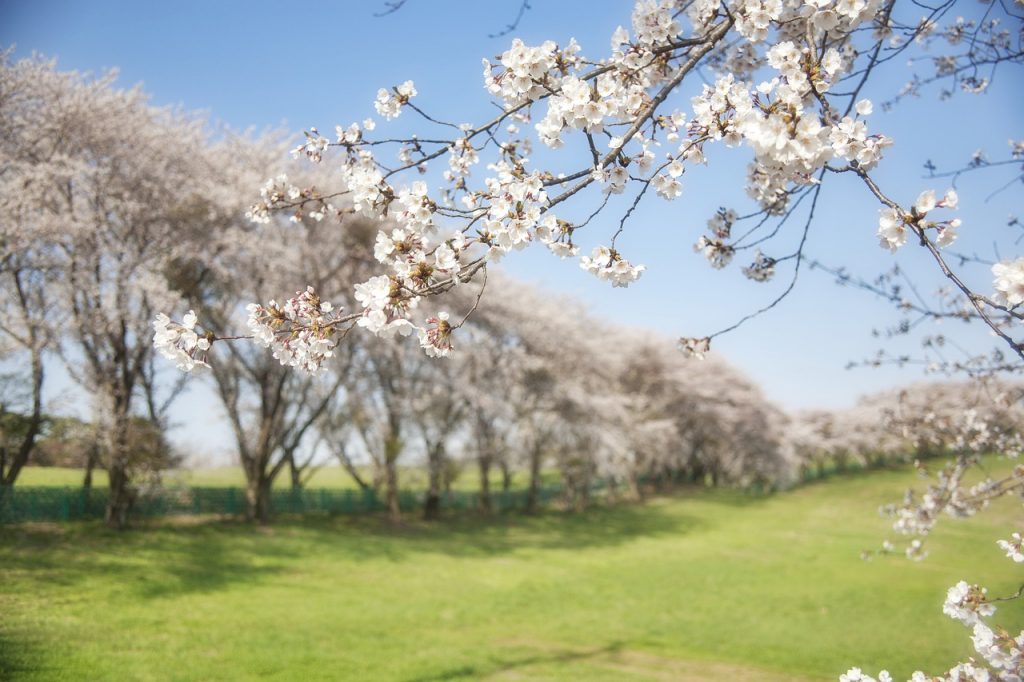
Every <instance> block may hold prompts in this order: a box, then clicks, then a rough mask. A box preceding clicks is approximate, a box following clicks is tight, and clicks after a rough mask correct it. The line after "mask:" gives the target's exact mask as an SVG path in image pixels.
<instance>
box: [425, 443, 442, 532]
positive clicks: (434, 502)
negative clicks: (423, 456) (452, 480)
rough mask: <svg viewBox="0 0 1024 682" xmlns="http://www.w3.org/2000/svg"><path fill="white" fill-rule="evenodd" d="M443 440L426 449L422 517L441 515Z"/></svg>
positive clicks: (434, 517)
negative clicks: (425, 493) (425, 484)
mask: <svg viewBox="0 0 1024 682" xmlns="http://www.w3.org/2000/svg"><path fill="white" fill-rule="evenodd" d="M444 459H445V457H444V442H443V441H442V442H440V443H437V444H435V445H434V446H433V447H431V448H430V449H429V450H428V451H427V498H426V500H425V501H424V503H423V518H424V519H426V520H427V521H433V520H436V519H437V518H439V517H440V516H441V488H442V486H443V485H444V481H443V480H442V479H443V478H444Z"/></svg>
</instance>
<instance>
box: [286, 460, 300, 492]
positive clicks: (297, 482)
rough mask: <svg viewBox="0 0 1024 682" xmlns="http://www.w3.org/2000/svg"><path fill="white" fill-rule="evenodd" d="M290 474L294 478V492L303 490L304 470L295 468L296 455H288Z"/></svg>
mask: <svg viewBox="0 0 1024 682" xmlns="http://www.w3.org/2000/svg"><path fill="white" fill-rule="evenodd" d="M288 473H290V474H291V478H292V492H295V491H298V490H302V469H300V468H299V467H297V466H295V453H294V452H292V453H289V454H288Z"/></svg>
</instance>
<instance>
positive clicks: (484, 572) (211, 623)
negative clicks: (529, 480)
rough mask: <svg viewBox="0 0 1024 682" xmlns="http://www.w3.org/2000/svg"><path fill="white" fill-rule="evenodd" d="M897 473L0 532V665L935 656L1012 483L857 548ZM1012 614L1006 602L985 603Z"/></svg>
mask: <svg viewBox="0 0 1024 682" xmlns="http://www.w3.org/2000/svg"><path fill="white" fill-rule="evenodd" d="M910 483H913V475H912V474H910V473H908V472H891V471H890V472H878V473H872V474H861V475H854V476H848V477H840V478H833V479H831V480H828V481H825V482H821V483H818V484H815V485H809V486H806V487H803V488H800V489H797V490H795V491H792V492H788V493H784V494H779V495H776V496H773V497H766V498H765V497H761V498H758V497H752V496H745V495H742V494H739V493H733V492H728V491H691V492H685V493H681V494H679V495H676V496H673V497H665V498H659V499H655V500H652V501H649V502H647V503H646V504H643V505H631V506H619V507H609V508H602V509H595V510H591V511H589V512H587V513H585V514H580V515H571V514H562V513H549V514H545V515H541V516H538V517H535V518H524V517H520V516H502V517H498V518H495V519H492V520H487V519H480V518H476V517H472V516H464V517H461V518H457V519H451V520H448V521H444V522H442V523H439V524H437V525H425V524H421V523H419V522H410V523H408V524H407V525H405V526H402V527H397V528H396V527H392V526H390V525H388V524H387V523H386V522H384V521H383V520H381V519H377V518H370V517H363V518H348V519H345V518H335V519H328V518H315V517H314V518H306V519H302V520H281V521H279V522H278V523H277V524H275V525H274V526H272V527H270V528H257V527H251V526H246V525H243V524H240V523H229V522H195V521H194V520H193V521H191V522H185V521H176V522H162V523H157V524H153V525H149V526H145V527H142V528H138V529H135V530H131V531H128V532H126V533H123V534H117V533H113V532H110V531H107V530H104V529H103V528H101V527H99V526H98V525H93V524H71V525H65V526H56V525H51V526H37V527H6V528H0V614H2V615H0V678H4V677H5V676H7V677H15V678H17V679H28V680H61V679H66V680H83V679H88V680H245V679H272V680H304V679H318V680H319V679H342V680H377V679H379V680H407V681H409V682H412V681H420V682H427V681H435V680H437V681H439V680H478V679H520V680H537V679H565V680H662V679H686V680H716V679H741V680H799V679H836V678H837V676H838V675H839V674H840V673H841V672H844V671H845V670H846V669H847V667H849V666H851V665H860V666H862V667H865V668H867V669H870V670H871V671H872V672H877V669H878V667H880V666H886V667H888V668H889V670H890V671H892V672H893V673H894V675H895V676H896V678H897V679H905V678H906V677H907V676H908V675H909V673H910V672H911V671H912V670H913V669H914V668H915V667H924V668H925V669H926V670H927V671H929V672H933V673H935V672H939V671H944V670H945V669H946V668H947V667H948V666H949V665H950V664H951V663H952V662H953V661H954V660H956V659H958V658H961V657H964V656H966V655H968V654H969V653H970V641H969V639H968V637H967V634H968V632H967V630H966V629H965V628H963V627H962V626H960V625H959V624H958V623H955V622H953V621H951V620H950V619H949V618H947V617H945V616H943V615H942V612H941V605H942V601H943V597H944V594H945V591H946V588H948V587H949V586H950V585H952V584H953V583H955V582H956V581H957V580H959V579H961V578H963V579H967V580H969V581H977V582H980V583H982V584H984V585H987V586H988V587H989V588H990V591H991V593H993V594H1008V593H1011V592H1013V591H1014V590H1015V589H1016V587H1017V585H1018V584H1019V583H1020V576H1019V568H1018V567H1016V566H1014V565H1013V564H1012V563H1011V562H1010V561H1008V560H1006V559H1005V558H1003V556H1002V552H1000V551H999V549H998V548H997V547H996V545H995V540H996V539H997V538H1000V537H1006V536H1008V535H1009V533H1010V532H1011V530H1012V529H1013V528H1020V526H1021V522H1022V521H1024V519H1022V514H1021V508H1020V504H1019V502H1017V503H1014V502H1013V501H1010V500H1005V501H1003V502H1002V503H1000V504H998V505H996V506H995V507H994V508H993V509H991V510H989V511H987V512H985V513H984V514H982V515H981V516H979V517H977V518H974V519H970V520H966V521H959V520H951V519H949V520H943V522H942V523H941V525H940V527H939V528H938V530H937V531H936V533H935V534H934V535H933V537H932V539H931V540H930V543H929V544H930V550H931V556H930V557H929V558H928V559H927V560H925V561H924V562H921V563H913V562H909V561H907V560H906V559H903V558H901V557H898V556H884V557H879V558H876V559H874V560H873V561H870V562H863V561H861V560H860V559H858V555H859V553H860V551H861V550H862V549H865V548H870V547H877V546H878V545H879V544H880V543H881V541H882V540H883V539H884V538H885V537H887V536H888V535H889V534H888V533H887V530H888V524H887V521H886V520H884V519H881V518H879V517H878V516H877V513H876V510H877V508H878V505H879V504H881V503H883V502H888V501H892V500H894V499H896V498H897V497H898V496H899V494H900V492H901V491H902V489H903V488H904V487H905V486H906V485H907V484H910ZM997 616H998V619H999V622H1001V623H1003V624H1005V625H1006V626H1008V627H1012V628H1017V629H1019V628H1021V627H1022V626H1024V608H1022V606H1021V605H1020V604H1019V603H1016V602H1015V603H1007V604H1005V605H1004V606H1002V607H1001V609H1000V613H999V614H997Z"/></svg>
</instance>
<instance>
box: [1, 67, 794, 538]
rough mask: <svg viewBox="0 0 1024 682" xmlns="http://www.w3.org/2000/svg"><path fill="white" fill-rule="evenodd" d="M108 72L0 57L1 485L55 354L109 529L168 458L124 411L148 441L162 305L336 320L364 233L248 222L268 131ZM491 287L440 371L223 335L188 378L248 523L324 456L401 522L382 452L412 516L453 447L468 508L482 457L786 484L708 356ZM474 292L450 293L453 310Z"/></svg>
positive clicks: (579, 498)
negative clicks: (223, 437)
mask: <svg viewBox="0 0 1024 682" xmlns="http://www.w3.org/2000/svg"><path fill="white" fill-rule="evenodd" d="M113 79H114V75H113V74H109V75H107V76H105V77H103V78H99V79H92V78H90V77H88V76H86V75H82V74H78V73H62V72H60V71H58V70H57V69H56V68H55V64H54V63H53V62H48V61H44V60H41V59H28V60H22V61H18V62H12V61H11V57H10V53H6V54H5V55H4V56H3V62H2V68H0V126H2V131H0V132H2V136H0V138H2V141H0V151H2V155H3V156H2V159H0V164H2V165H0V249H2V250H0V278H2V283H0V286H2V300H0V306H3V310H2V311H0V332H2V340H3V341H2V346H0V348H2V350H3V353H4V358H5V360H6V366H7V367H9V368H10V369H11V370H12V371H13V372H14V378H12V379H11V380H10V381H7V382H5V385H8V386H15V387H18V388H20V389H22V390H20V391H15V393H20V395H15V396H13V397H12V398H11V399H10V401H11V405H10V409H8V408H5V411H6V412H7V413H10V414H12V415H14V414H16V415H17V419H16V420H13V421H12V422H11V423H12V424H13V423H14V421H16V422H17V427H16V428H15V427H13V426H12V427H11V428H5V435H4V440H5V444H4V445H5V447H4V452H5V455H4V460H3V470H2V471H0V474H2V476H3V480H2V484H3V486H11V485H14V483H15V481H16V480H17V477H18V474H19V472H20V471H21V469H22V467H24V465H25V464H26V463H27V462H28V461H29V458H30V455H31V454H32V453H33V452H39V451H40V447H39V443H40V439H41V437H42V436H43V435H44V432H45V429H46V426H47V423H48V422H47V416H46V414H45V411H44V402H43V389H44V383H45V378H46V374H47V371H48V370H49V369H51V368H52V367H54V363H57V362H60V363H62V364H63V366H64V367H65V368H66V369H67V371H68V373H69V375H70V376H71V377H72V378H73V379H74V381H75V382H77V383H78V385H79V386H80V387H81V389H82V392H81V393H82V395H85V396H88V400H89V403H88V406H87V407H88V413H89V414H90V419H89V421H90V423H91V425H92V428H93V432H92V433H93V436H92V442H93V443H94V444H95V448H87V451H88V452H90V453H92V454H90V455H89V457H92V456H93V455H96V456H97V457H99V456H100V454H101V455H102V465H103V466H104V468H106V469H107V471H108V473H109V480H110V506H109V509H108V522H109V523H110V524H111V525H114V526H119V527H120V526H123V525H124V524H125V523H126V522H127V520H128V515H129V512H130V509H131V505H132V500H133V495H135V491H136V490H137V489H138V487H139V485H140V483H141V482H142V481H143V479H145V478H147V477H149V476H151V475H152V474H154V473H155V472H156V470H157V469H158V468H159V466H162V465H165V464H166V463H167V462H168V461H169V457H168V453H167V452H166V451H162V452H161V453H160V454H158V455H156V456H154V454H153V453H151V452H150V450H151V449H150V448H141V447H137V446H138V442H139V439H138V436H137V435H136V432H137V431H138V430H139V424H142V423H145V424H147V425H148V428H149V429H152V430H155V431H156V432H157V433H159V434H161V435H164V434H166V432H167V430H168V429H169V428H170V421H169V419H170V413H171V412H170V411H171V406H172V405H173V403H174V400H175V399H176V398H177V397H178V396H179V395H180V394H181V392H182V389H183V384H182V380H181V378H180V377H179V376H178V374H177V373H176V372H174V371H173V369H170V368H169V367H164V366H163V365H161V364H158V363H156V362H154V360H155V359H156V358H155V356H154V355H155V351H154V345H153V342H152V331H151V330H152V326H153V321H154V319H155V317H156V313H157V311H158V310H161V309H171V308H181V307H194V308H196V309H200V310H202V314H203V321H204V325H205V326H206V329H207V330H209V331H210V332H211V333H213V334H217V335H226V334H228V333H230V330H232V329H237V328H239V327H240V326H243V325H244V324H245V318H246V315H247V312H246V310H245V308H244V305H245V303H246V302H247V301H253V300H256V301H267V300H270V299H275V298H276V299H278V300H285V299H287V297H288V296H289V294H290V292H291V291H292V290H293V287H294V284H295V282H298V281H303V282H308V283H310V284H311V285H313V286H314V287H315V290H316V291H317V292H318V296H319V297H322V300H323V301H332V302H334V303H335V304H336V305H339V306H343V307H345V308H349V309H351V308H352V307H354V306H353V302H352V301H350V300H349V298H350V294H349V293H348V292H350V291H351V290H352V288H353V285H354V284H356V283H358V282H361V281H363V280H365V279H366V278H367V276H368V275H369V274H370V273H372V269H373V267H374V266H375V264H376V260H375V258H374V255H375V254H374V250H375V241H374V240H375V237H376V234H377V231H378V225H377V224H376V222H375V221H372V222H371V221H368V220H365V219H361V218H358V217H349V218H346V219H345V220H344V222H343V223H342V225H341V227H340V228H339V226H338V225H337V223H335V222H333V221H324V220H322V218H323V215H322V214H319V215H317V214H315V213H314V214H311V212H308V211H307V212H306V213H305V215H302V216H295V217H293V219H292V220H287V219H280V220H278V219H273V220H267V221H265V222H257V223H252V222H249V221H247V220H245V219H244V214H245V204H246V203H248V199H249V197H250V196H251V194H252V188H254V187H257V186H258V185H259V178H262V177H265V176H266V175H267V174H268V169H269V168H270V167H272V166H274V165H276V164H278V163H279V160H280V158H281V156H282V152H283V149H284V147H283V145H282V143H281V141H280V137H279V136H276V135H266V136H263V137H261V138H258V139H252V138H243V137H239V136H235V135H231V134H230V133H228V132H222V133H221V134H220V135H219V136H218V137H217V138H216V139H212V138H211V136H210V133H209V130H208V125H207V123H206V122H205V121H204V120H202V119H200V118H197V117H195V116H193V115H190V114H187V113H184V112H180V111H174V110H168V109H160V108H155V107H153V106H151V105H150V104H149V103H148V102H147V100H146V97H145V95H144V94H143V93H142V92H141V91H140V90H139V89H133V90H129V91H123V90H118V89H116V88H114V87H113V85H112V82H113ZM307 172H308V171H307ZM316 180H317V178H316V177H315V175H311V176H309V177H301V181H302V182H303V183H306V184H311V183H315V182H316ZM324 210H325V211H327V210H328V209H327V208H326V206H325V209H324ZM490 278H491V279H490V282H489V283H488V285H487V291H486V292H484V294H483V295H484V296H487V297H488V298H493V299H494V301H493V304H492V305H488V306H486V307H485V308H484V309H481V310H480V311H477V314H475V315H474V316H473V317H472V318H471V319H470V320H468V321H466V324H465V328H464V329H465V333H464V334H463V335H461V336H460V339H459V343H460V351H461V352H460V353H459V354H458V357H456V358H453V359H451V360H450V361H441V362H438V361H434V360H432V359H430V358H427V357H425V356H424V355H423V354H422V353H421V352H420V351H419V350H418V349H416V348H413V347H409V345H408V344H402V343H399V342H398V341H396V340H392V341H385V342H383V343H382V342H379V341H377V340H374V342H373V343H364V342H362V341H361V337H360V336H359V335H357V334H349V332H350V331H351V328H348V329H345V330H341V329H339V330H337V335H338V336H339V337H344V343H343V344H341V345H339V346H338V347H337V348H336V350H335V352H334V355H333V357H331V358H330V359H329V362H328V363H327V364H326V365H325V367H324V371H321V372H319V373H316V374H312V375H310V374H306V373H300V372H294V371H292V370H291V368H289V367H288V366H285V365H283V364H282V362H280V361H279V359H278V358H276V357H273V356H272V355H271V354H270V353H267V352H265V351H264V349H262V348H258V347H256V346H255V345H252V344H233V345H231V344H224V347H225V351H224V352H223V353H222V354H221V356H220V357H219V358H218V362H216V363H211V368H210V371H209V373H208V374H209V376H208V379H207V380H206V381H207V382H208V384H209V385H210V386H211V387H212V388H213V389H214V390H215V392H216V394H217V395H218V396H219V398H220V401H221V403H222V405H223V408H224V412H225V414H226V416H227V419H228V421H229V423H230V425H231V429H232V432H233V434H234V437H235V438H234V439H235V446H236V449H237V454H238V458H239V460H240V462H241V464H242V467H243V469H244V471H245V475H246V480H247V494H248V501H249V510H250V515H251V516H252V517H253V518H254V519H259V520H266V518H267V516H268V513H269V509H268V502H269V491H270V488H271V486H272V484H273V482H274V480H275V479H276V478H277V477H278V476H279V475H281V474H282V473H283V472H285V471H288V472H290V474H291V476H292V478H293V481H294V482H295V483H296V484H298V483H301V481H302V479H303V476H304V472H308V470H309V467H310V466H312V465H313V462H315V461H318V458H321V459H322V458H323V456H324V455H325V453H328V452H329V453H332V454H333V456H334V457H336V458H337V459H338V460H340V461H341V463H342V464H343V465H344V466H346V468H347V469H348V470H349V471H350V472H351V473H352V474H353V476H354V477H355V478H356V480H357V481H359V482H360V484H361V485H367V486H377V487H380V488H381V489H382V490H383V491H384V495H385V499H386V500H387V502H388V506H389V508H390V510H391V513H392V514H393V515H395V516H397V515H398V514H399V508H398V490H399V486H400V481H399V471H400V469H399V464H400V463H406V464H413V463H418V462H423V463H424V466H425V467H426V469H427V472H428V481H429V492H428V496H427V502H426V510H425V513H426V514H427V515H428V516H432V515H436V514H437V511H438V508H439V501H440V496H441V493H442V490H443V488H444V486H445V483H446V479H450V475H449V473H448V472H450V470H451V462H452V461H454V460H456V459H458V460H461V461H464V462H472V463H473V464H474V465H475V468H476V469H477V470H478V471H479V477H480V485H481V497H480V504H481V507H482V508H484V509H487V508H488V507H489V505H490V491H489V486H490V481H491V475H492V472H494V471H496V470H500V471H501V472H502V474H503V480H504V481H505V482H506V485H507V484H508V482H509V481H510V480H511V477H512V476H513V472H516V471H518V470H522V471H524V472H526V475H527V476H528V478H529V487H530V491H531V505H535V504H536V501H537V491H538V489H539V485H540V476H541V472H542V470H543V469H546V468H547V467H549V466H552V465H554V466H557V468H558V469H559V471H560V472H561V474H562V477H563V479H564V480H565V483H566V486H567V488H568V489H569V490H570V491H574V493H573V496H574V501H575V503H576V504H585V501H586V500H585V498H586V494H587V490H588V489H589V485H588V484H589V482H590V481H591V480H592V479H593V478H594V477H596V476H599V475H600V476H608V477H612V478H613V479H614V480H617V481H620V482H621V483H622V485H623V486H625V487H628V488H629V489H631V490H633V491H637V490H638V486H637V481H638V480H639V479H640V478H641V477H642V476H644V475H647V474H652V473H659V474H671V475H672V476H674V477H677V478H678V477H686V478H688V479H691V480H704V479H705V478H708V479H709V480H713V481H716V482H729V483H738V484H745V483H750V482H753V481H774V480H778V479H779V478H780V477H782V476H783V475H784V473H785V471H786V466H785V465H784V462H783V454H782V449H781V447H780V442H781V441H780V435H781V434H780V431H779V430H778V425H779V424H781V421H780V419H779V417H780V415H781V413H780V412H779V411H778V410H777V409H775V408H773V407H772V406H771V405H769V404H768V403H767V402H766V401H765V400H764V398H763V397H762V396H761V394H760V392H759V391H758V390H757V388H756V387H755V386H753V385H752V384H751V383H750V382H749V381H748V380H747V379H745V378H744V377H742V376H741V375H739V374H738V373H737V372H735V371H734V370H732V369H730V368H729V367H728V366H726V365H725V364H724V363H722V362H719V361H709V362H707V363H704V364H701V365H694V366H687V367H683V366H681V365H680V363H679V362H678V358H677V356H675V351H674V350H673V348H672V345H671V344H670V343H669V342H667V341H665V340H664V339H660V338H655V337H652V336H650V335H645V334H641V333H638V332H631V331H628V330H624V329H621V328H617V327H612V326H610V325H606V324H603V323H600V322H598V321H596V320H594V319H592V318H591V317H590V316H588V315H587V314H586V312H585V311H584V310H582V309H581V307H580V306H579V305H578V304H576V303H574V302H572V301H569V300H559V299H557V298H552V297H550V296H547V295H540V294H539V293H538V292H536V291H533V290H532V289H530V288H529V287H525V286H523V285H519V284H516V283H514V282H511V281H508V280H506V279H505V278H502V277H501V276H500V275H499V274H494V273H492V274H491V275H490ZM480 297H481V294H480V292H479V291H477V290H474V291H469V290H468V288H463V289H461V290H460V289H457V290H455V291H453V292H451V294H450V296H449V300H450V303H451V306H452V309H453V311H455V312H453V315H457V316H460V317H461V316H463V315H466V314H467V313H468V312H470V311H471V310H474V309H475V308H476V307H477V304H478V303H479V302H480ZM198 340H199V339H198V337H197V339H196V342H198ZM335 340H337V339H335ZM285 359H287V358H285ZM158 441H159V442H160V443H161V444H164V445H161V447H162V448H164V447H166V446H165V444H166V440H165V439H164V438H162V437H161V438H160V439H158ZM37 456H38V455H37ZM365 464H369V465H370V466H369V467H365V466H363V465H365ZM367 470H369V471H370V472H371V474H370V480H365V479H366V476H367V474H366V471H367Z"/></svg>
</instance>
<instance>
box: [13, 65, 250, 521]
mask: <svg viewBox="0 0 1024 682" xmlns="http://www.w3.org/2000/svg"><path fill="white" fill-rule="evenodd" d="M0 74H2V75H0V82H2V86H0V87H2V92H0V107H2V109H3V115H2V116H0V119H2V121H3V126H4V135H3V137H4V142H3V154H4V156H3V172H2V174H0V175H2V182H3V200H2V211H3V221H2V224H3V228H2V229H3V233H2V236H0V242H2V248H3V255H2V257H0V263H2V265H0V267H2V272H0V274H2V276H3V278H4V291H5V293H8V294H10V295H11V298H7V297H6V296H5V298H6V299H7V300H6V301H5V306H10V311H11V312H12V313H13V314H12V315H10V316H6V315H5V316H4V325H3V326H4V328H5V330H6V333H7V335H8V336H9V338H11V339H15V340H16V341H17V343H18V344H19V345H20V346H21V347H22V348H23V349H24V350H25V352H26V353H27V354H28V355H29V358H30V365H31V367H32V370H31V373H32V382H31V383H32V386H33V394H34V396H33V399H32V402H33V406H34V407H33V413H37V412H38V407H37V406H38V404H39V394H40V390H41V386H42V381H43V368H44V367H43V358H42V354H43V352H44V351H45V350H47V349H50V350H52V351H56V352H59V354H60V356H61V357H62V358H63V359H64V363H65V366H66V367H67V369H68V371H69V373H70V374H71V376H72V378H73V379H75V380H76V381H77V382H78V383H79V384H80V385H81V386H82V388H83V389H85V390H86V391H87V392H88V393H89V394H91V396H92V398H93V407H94V408H95V415H94V419H93V421H94V422H95V423H96V424H97V426H98V429H99V431H100V433H102V435H103V436H104V440H105V441H106V448H105V450H106V452H107V453H108V458H107V459H108V461H107V463H106V465H107V469H108V472H109V479H110V498H109V499H110V503H109V509H108V514H107V520H108V522H109V523H110V524H111V525H114V526H118V527H121V526H123V525H124V524H125V523H126V521H127V516H128V511H129V509H130V507H131V504H132V500H133V498H134V495H135V490H134V489H133V486H132V477H133V474H135V473H141V472H143V471H146V470H148V469H150V468H151V466H152V465H153V464H154V462H153V461H147V460H146V458H145V457H143V456H142V453H141V452H139V451H136V450H134V449H133V448H132V447H131V430H132V421H133V419H134V418H135V417H138V416H140V415H145V417H146V418H147V419H148V420H149V421H150V422H152V423H153V424H155V425H156V426H157V428H162V427H163V421H164V419H165V416H166V408H167V406H168V404H169V400H170V399H172V398H173V396H174V395H175V394H176V392H177V390H180V387H181V385H182V382H180V381H173V382H170V383H169V384H166V385H162V386H158V385H157V382H156V381H155V373H156V372H157V371H158V368H157V366H155V365H154V364H153V362H152V358H153V354H154V347H153V343H152V327H151V324H152V320H153V318H154V316H155V315H156V314H157V311H158V310H160V309H167V308H169V307H178V306H180V305H181V299H180V297H179V296H178V295H177V294H176V293H175V292H174V290H173V288H172V287H171V285H170V284H169V283H168V281H167V273H168V272H171V271H173V269H174V263H175V261H176V259H177V258H178V257H180V256H181V255H182V254H183V253H187V252H189V251H192V250H195V249H196V248H197V245H198V244H199V243H200V241H201V240H199V241H197V240H196V238H197V237H199V236H200V235H203V234H205V233H208V232H209V231H210V227H211V226H212V225H216V224H217V223H218V222H219V220H221V219H224V218H226V217H227V216H228V215H229V214H235V215H237V208H235V207H231V206H229V207H226V208H225V206H224V204H221V203H219V202H218V197H221V196H222V192H221V188H220V185H219V181H218V178H217V177H216V174H215V173H214V167H213V166H212V165H211V155H210V153H209V151H208V150H209V138H208V135H207V132H206V131H205V121H204V120H202V119H199V118H196V117H193V116H191V115H186V114H183V113H180V112H176V111H172V110H167V109H159V108H155V107H152V106H150V105H149V104H148V102H147V100H146V97H145V96H144V95H143V93H142V92H141V91H140V90H138V89H134V90H127V91H125V90H117V89H115V88H113V87H112V82H113V79H114V77H115V74H107V75H106V76H103V77H101V78H91V77H89V76H87V75H83V74H79V73H75V72H70V73H61V72H58V71H57V70H56V68H55V64H54V63H53V62H48V61H45V60H42V59H39V58H31V59H25V60H21V61H18V62H14V63H12V62H11V60H10V54H9V52H7V53H4V54H3V58H2V64H0ZM222 209H223V211H222ZM161 367H162V366H161ZM26 444H27V445H28V448H29V449H31V444H30V443H28V442H27V441H26ZM22 463H23V462H22Z"/></svg>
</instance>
